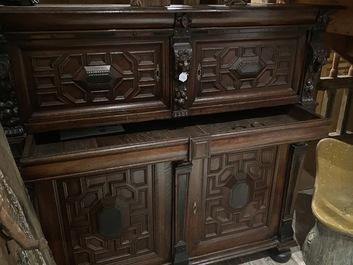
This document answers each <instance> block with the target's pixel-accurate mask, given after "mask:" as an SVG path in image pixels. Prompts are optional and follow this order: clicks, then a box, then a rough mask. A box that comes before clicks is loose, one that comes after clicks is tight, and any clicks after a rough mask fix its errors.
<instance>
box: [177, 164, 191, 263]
mask: <svg viewBox="0 0 353 265" xmlns="http://www.w3.org/2000/svg"><path fill="white" fill-rule="evenodd" d="M191 170H192V164H191V163H189V162H186V163H181V164H179V165H177V166H176V168H175V182H174V186H175V194H174V201H175V208H174V227H175V229H174V249H173V263H172V264H173V265H188V264H189V256H188V254H187V245H186V243H185V216H186V210H187V192H188V186H189V177H190V173H191Z"/></svg>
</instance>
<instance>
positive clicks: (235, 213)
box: [185, 145, 288, 264]
mask: <svg viewBox="0 0 353 265" xmlns="http://www.w3.org/2000/svg"><path fill="white" fill-rule="evenodd" d="M211 153H212V150H211ZM287 157H288V146H287V145H281V146H270V147H261V148H258V149H249V150H244V151H234V152H226V153H217V154H211V156H210V157H209V158H204V159H199V160H194V161H193V169H192V173H191V175H190V179H189V181H190V183H189V187H190V191H189V193H188V207H187V210H186V216H187V217H186V232H185V243H186V246H187V251H188V255H189V258H190V259H191V260H192V261H194V262H196V263H195V264H198V262H197V261H200V260H203V261H204V260H206V259H207V260H208V261H209V262H210V261H216V260H219V259H222V257H223V258H224V257H231V256H232V255H233V256H238V255H244V254H247V253H251V252H255V251H259V250H262V249H265V248H271V244H272V246H274V244H275V243H274V242H275V238H276V235H277V231H278V226H279V222H280V214H281V199H282V196H283V195H282V194H283V187H284V183H285V174H286V173H285V170H286V162H287ZM195 206H196V207H195ZM195 208H196V209H197V210H195ZM192 209H193V210H192Z"/></svg>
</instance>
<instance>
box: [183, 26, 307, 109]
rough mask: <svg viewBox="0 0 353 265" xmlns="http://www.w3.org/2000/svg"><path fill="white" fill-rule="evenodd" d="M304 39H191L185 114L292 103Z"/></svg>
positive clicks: (295, 99)
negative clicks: (187, 111)
mask: <svg viewBox="0 0 353 265" xmlns="http://www.w3.org/2000/svg"><path fill="white" fill-rule="evenodd" d="M286 34H287V36H286ZM262 35H263V36H262ZM283 35H284V36H283ZM304 36H305V35H303V36H302V35H300V34H299V35H297V36H293V35H292V36H291V35H288V33H284V32H278V33H277V35H273V34H267V35H266V34H264V33H262V34H261V33H259V34H258V35H254V34H252V35H249V36H248V37H246V36H244V35H242V34H234V35H230V36H229V35H228V36H227V35H225V36H222V37H220V38H217V39H216V38H215V39H212V38H209V39H202V38H198V39H196V38H195V40H194V42H193V46H194V49H195V51H196V52H195V53H196V59H195V63H194V68H195V69H196V70H195V69H194V70H195V72H194V73H193V74H192V76H195V77H196V78H194V82H193V83H194V87H195V88H194V89H192V91H193V92H192V95H191V102H192V103H191V106H190V112H191V113H198V112H212V111H214V109H215V108H219V110H220V111H222V109H223V111H224V109H226V110H229V109H230V110H237V109H244V108H255V107H262V106H271V105H272V106H274V105H282V104H289V103H293V102H298V101H299V90H300V80H301V78H302V73H301V71H302V70H301V69H302V66H303V64H304V58H305V45H304V40H305V38H304ZM191 86H192V85H191ZM207 109H209V110H208V111H207Z"/></svg>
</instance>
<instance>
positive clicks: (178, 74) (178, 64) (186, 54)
mask: <svg viewBox="0 0 353 265" xmlns="http://www.w3.org/2000/svg"><path fill="white" fill-rule="evenodd" d="M173 48H174V57H175V69H174V70H175V77H174V78H175V86H174V99H173V101H174V102H173V104H174V108H173V116H174V117H183V116H187V115H188V109H187V108H188V89H187V80H188V79H189V75H190V67H191V60H192V49H191V46H190V44H189V43H175V44H174V45H173Z"/></svg>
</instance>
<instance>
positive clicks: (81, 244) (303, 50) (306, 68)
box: [0, 5, 335, 265]
mask: <svg viewBox="0 0 353 265" xmlns="http://www.w3.org/2000/svg"><path fill="white" fill-rule="evenodd" d="M333 9H335V8H334V7H327V6H314V5H309V6H300V5H268V6H267V5H250V6H242V7H234V8H230V7H226V6H223V5H214V6H202V5H201V6H193V7H191V6H170V7H163V8H132V7H129V6H119V5H115V6H113V5H100V6H94V5H92V6H79V5H75V6H61V5H58V6H50V5H49V6H48V5H38V6H36V7H33V8H26V7H1V8H0V14H1V16H0V23H1V24H2V29H3V31H4V36H5V37H6V39H7V41H8V42H9V51H10V56H11V62H12V65H13V69H14V72H13V74H14V79H15V86H16V94H17V97H18V102H19V112H20V115H21V119H22V120H23V122H24V123H25V125H26V128H27V131H28V133H29V134H28V137H27V140H26V146H25V150H24V153H23V155H22V160H21V161H22V163H21V166H22V174H23V178H24V180H25V181H26V182H27V184H28V185H32V186H33V189H34V190H35V196H34V201H35V204H36V207H37V210H38V214H39V216H40V219H41V223H42V226H43V230H44V232H45V234H46V237H47V239H48V241H49V244H50V246H51V248H52V250H53V255H54V257H55V259H56V262H57V263H58V264H68V265H69V264H70V265H74V264H76V265H83V264H138V265H154V264H155V265H157V264H175V265H176V264H188V262H189V261H190V262H192V264H203V263H205V262H207V263H211V262H215V261H220V260H224V259H227V258H232V257H236V256H239V255H245V254H248V253H253V252H256V251H261V250H265V249H271V248H277V249H279V250H285V249H288V248H289V247H290V246H293V245H294V244H295V241H294V239H293V230H292V228H291V224H292V214H293V205H294V201H295V193H296V182H297V177H298V175H299V174H300V171H301V167H302V161H303V158H304V155H305V148H306V144H305V142H307V141H310V140H314V139H317V138H320V137H324V136H326V134H327V131H328V127H329V121H328V120H326V119H322V118H321V117H319V116H317V115H315V114H312V113H311V112H310V111H309V109H310V108H312V107H313V106H314V105H315V103H314V100H315V85H316V79H317V76H318V74H319V71H320V67H321V64H322V63H323V62H324V60H325V55H326V50H325V48H324V47H323V46H322V45H321V43H320V34H321V33H322V32H323V31H324V29H325V26H326V25H327V22H328V18H329V14H330V10H333ZM96 126H99V127H96ZM92 129H93V133H92ZM68 130H69V131H68ZM65 135H66V136H65ZM67 135H69V137H67Z"/></svg>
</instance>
